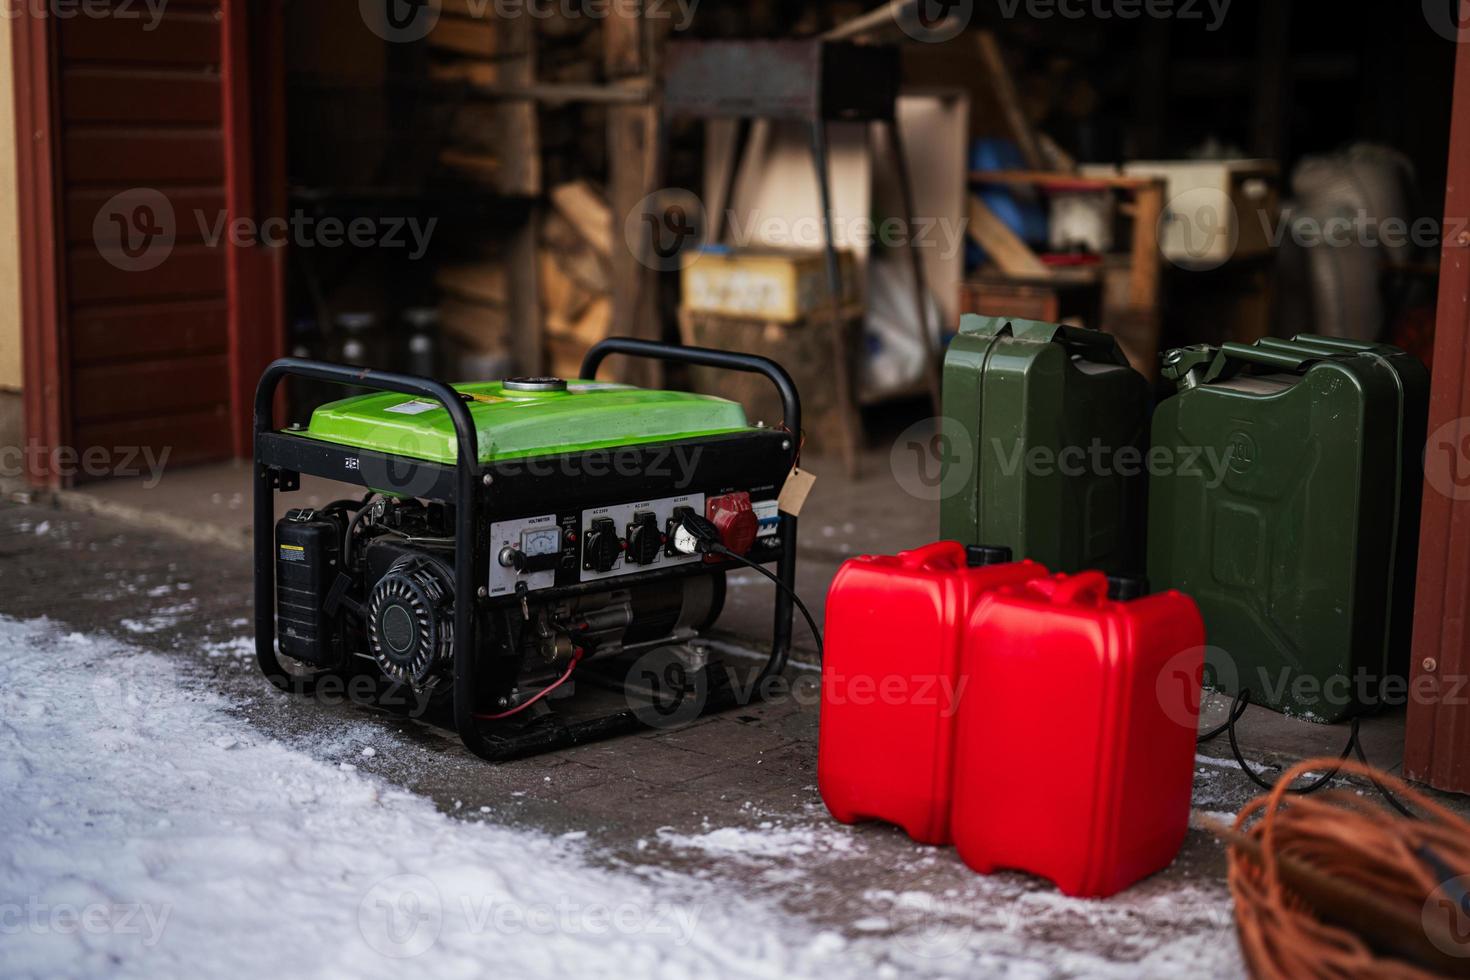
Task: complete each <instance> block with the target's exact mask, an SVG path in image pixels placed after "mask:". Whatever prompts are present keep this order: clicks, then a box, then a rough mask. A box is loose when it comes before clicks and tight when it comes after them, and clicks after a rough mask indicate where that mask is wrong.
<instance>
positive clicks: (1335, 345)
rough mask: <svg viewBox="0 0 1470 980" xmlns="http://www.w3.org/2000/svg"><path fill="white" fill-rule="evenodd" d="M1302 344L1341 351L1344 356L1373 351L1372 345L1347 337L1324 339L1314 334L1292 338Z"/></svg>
mask: <svg viewBox="0 0 1470 980" xmlns="http://www.w3.org/2000/svg"><path fill="white" fill-rule="evenodd" d="M1291 339H1292V340H1293V341H1295V342H1297V343H1302V344H1316V345H1317V346H1318V347H1330V348H1332V349H1333V350H1340V351H1342V352H1343V353H1344V354H1367V353H1371V352H1372V351H1373V345H1372V344H1365V343H1363V342H1362V341H1361V340H1349V339H1348V338H1346V337H1323V336H1321V335H1320V334H1314V333H1299V334H1297V335H1296V336H1295V337H1293V338H1291Z"/></svg>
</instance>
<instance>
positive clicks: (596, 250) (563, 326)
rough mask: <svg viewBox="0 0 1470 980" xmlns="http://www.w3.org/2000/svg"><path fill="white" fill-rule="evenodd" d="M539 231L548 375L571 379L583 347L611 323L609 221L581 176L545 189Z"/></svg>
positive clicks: (602, 334)
mask: <svg viewBox="0 0 1470 980" xmlns="http://www.w3.org/2000/svg"><path fill="white" fill-rule="evenodd" d="M551 205H552V206H551V209H550V210H549V212H548V213H547V216H546V219H545V221H544V222H543V223H542V229H541V249H540V266H539V269H538V271H539V273H540V279H541V305H542V309H543V310H544V311H545V317H546V341H547V353H548V355H549V358H550V361H551V370H552V373H553V374H556V375H559V376H562V377H575V376H576V373H577V370H578V368H579V367H580V365H581V362H582V356H583V355H584V354H585V353H586V352H587V348H589V347H591V346H592V345H593V344H595V343H597V342H598V341H599V340H602V339H603V338H605V337H606V336H607V334H608V328H609V326H610V325H611V322H612V264H611V263H612V250H613V247H614V243H613V235H614V227H613V219H612V213H611V211H610V210H609V208H608V205H607V202H606V200H605V199H604V198H603V196H602V194H601V192H599V191H598V190H597V188H595V187H594V186H593V185H592V184H590V183H588V182H587V181H585V180H578V181H573V182H571V183H568V184H562V185H561V186H559V187H555V188H553V189H552V191H551Z"/></svg>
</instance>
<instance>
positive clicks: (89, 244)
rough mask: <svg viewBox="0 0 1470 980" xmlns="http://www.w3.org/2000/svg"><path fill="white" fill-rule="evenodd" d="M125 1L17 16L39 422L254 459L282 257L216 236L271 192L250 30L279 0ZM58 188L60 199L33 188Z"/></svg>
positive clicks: (34, 412)
mask: <svg viewBox="0 0 1470 980" xmlns="http://www.w3.org/2000/svg"><path fill="white" fill-rule="evenodd" d="M126 7H127V9H128V10H130V11H136V12H138V14H140V15H141V16H128V17H124V16H87V15H81V16H70V17H64V18H63V17H48V18H22V21H21V23H20V24H18V25H17V38H16V43H17V83H18V85H20V86H28V87H29V88H28V90H22V91H20V98H19V99H18V105H19V107H20V108H21V114H22V116H23V117H25V118H24V119H23V120H22V123H21V125H22V127H34V128H33V129H32V131H33V132H34V133H35V134H36V137H35V139H34V140H33V142H32V144H31V145H30V146H29V147H26V148H24V149H23V152H22V157H23V159H22V163H21V168H20V169H21V189H22V196H23V197H25V196H26V195H27V194H30V195H31V197H32V198H33V201H32V202H31V204H30V208H29V211H30V213H29V214H28V215H27V217H28V218H30V219H32V221H33V223H32V226H31V227H29V228H27V229H23V234H24V235H25V237H26V244H25V246H24V247H23V251H24V252H25V253H27V258H26V260H25V271H24V275H23V278H24V283H25V291H26V292H27V294H28V295H27V296H26V297H25V298H24V300H23V306H24V308H25V317H26V337H27V341H28V351H29V353H28V354H27V357H26V361H27V377H26V395H27V401H28V412H27V416H28V423H27V427H28V430H29V431H28V436H29V438H31V439H34V440H37V441H39V442H40V443H41V444H42V445H47V446H70V447H75V448H76V449H77V450H78V451H83V450H86V449H87V448H89V447H94V446H98V447H103V448H106V449H109V450H111V449H114V448H118V447H149V448H151V449H152V450H153V451H154V452H155V454H161V453H162V452H163V451H164V449H167V450H168V452H169V456H168V462H169V465H171V466H172V465H177V464H182V463H189V462H200V461H205V460H213V459H224V458H229V457H232V456H236V455H244V454H247V453H248V451H249V440H248V425H249V408H248V405H249V388H250V385H251V383H253V380H254V377H256V376H258V374H259V371H260V368H261V367H263V365H264V363H265V362H266V361H268V360H269V359H270V357H271V356H273V355H274V354H275V353H276V352H277V351H278V350H279V348H280V346H281V340H280V336H279V333H280V331H279V319H280V314H279V312H277V303H276V300H278V298H279V270H280V259H281V257H280V256H279V255H278V254H270V253H268V252H267V251H266V250H263V249H260V248H256V247H241V246H239V245H238V244H232V243H231V241H230V239H229V237H228V236H226V237H223V238H218V239H217V240H214V241H211V240H210V238H211V236H214V235H215V233H216V231H217V230H218V229H221V228H224V227H226V225H227V222H228V221H231V220H233V219H234V218H236V217H239V216H242V214H247V213H248V216H250V217H259V214H257V213H256V210H257V209H258V208H260V207H263V206H266V203H267V202H264V201H263V200H262V197H271V198H274V196H275V195H274V194H262V193H261V192H260V190H259V179H258V178H259V176H260V174H259V173H258V172H257V168H256V164H255V161H256V159H257V158H258V154H257V152H256V151H257V149H258V147H257V146H256V145H255V143H254V142H253V140H254V136H255V134H253V133H252V127H251V118H252V109H254V108H258V107H259V105H260V104H262V102H263V100H261V98H260V96H259V95H257V94H255V93H254V92H253V90H252V84H251V83H252V81H260V85H259V87H260V89H261V90H262V91H263V92H264V93H265V94H266V95H268V96H269V95H272V94H274V93H275V91H276V89H275V84H274V80H271V79H266V80H263V81H262V80H258V79H255V78H254V77H253V76H254V75H255V73H256V72H258V71H259V70H260V69H261V62H260V59H259V57H258V55H259V53H260V52H259V50H258V49H252V44H251V42H252V39H251V37H250V36H249V35H250V31H251V29H252V27H253V26H254V24H255V23H256V22H257V21H261V20H262V17H261V13H262V11H265V12H267V14H268V15H269V13H270V12H274V11H275V10H277V9H278V7H279V2H278V0H264V2H260V0H256V2H254V3H251V2H249V0H170V2H169V3H168V4H166V5H164V8H163V14H162V17H161V19H157V20H154V19H153V15H152V14H151V13H150V12H149V11H147V9H146V5H143V4H137V3H133V4H129V5H126ZM22 47H24V48H25V51H24V52H22V51H21V50H20V49H21V48H22ZM264 104H268V102H266V103H264ZM255 128H257V129H259V128H261V127H255ZM26 131H27V128H23V129H22V132H26ZM270 135H271V134H270V133H268V132H267V133H265V134H263V136H262V137H261V138H262V140H263V141H264V142H265V143H267V144H268V145H269V139H268V137H269V136H270ZM269 148H270V149H272V150H273V149H274V146H273V145H272V146H269ZM267 170H268V171H269V172H270V174H271V176H274V171H273V170H272V169H270V168H267ZM48 183H49V187H48V186H47V185H48ZM267 186H270V187H271V189H272V190H277V189H278V188H276V187H275V186H274V185H267ZM47 190H49V191H50V193H49V194H46V195H45V196H46V197H49V198H50V206H49V207H48V205H47V204H46V202H45V200H44V198H43V199H42V200H39V201H38V200H34V198H36V197H38V196H40V195H39V194H37V193H36V192H42V193H44V192H45V191H47ZM245 209H248V211H247V210H245ZM48 223H49V224H50V225H52V227H51V228H50V229H49V231H48V230H47V228H46V225H47V224H48ZM155 232H161V234H155ZM48 291H50V292H52V293H53V294H54V297H48V296H47V295H46V293H47V292H48ZM31 403H33V404H34V407H33V408H32V407H30V404H31ZM32 477H33V478H34V479H36V480H37V481H38V482H42V483H47V484H51V485H57V484H61V483H65V482H70V480H71V478H72V475H71V474H69V473H63V472H58V471H57V470H56V469H55V468H54V467H52V466H49V465H43V466H42V467H41V468H40V471H39V472H34V473H32Z"/></svg>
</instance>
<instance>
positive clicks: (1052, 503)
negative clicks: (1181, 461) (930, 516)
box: [940, 316, 1152, 575]
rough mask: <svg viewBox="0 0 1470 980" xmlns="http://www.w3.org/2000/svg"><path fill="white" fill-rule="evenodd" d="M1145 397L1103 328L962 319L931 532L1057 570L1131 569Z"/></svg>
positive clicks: (1140, 501)
mask: <svg viewBox="0 0 1470 980" xmlns="http://www.w3.org/2000/svg"><path fill="white" fill-rule="evenodd" d="M1151 397H1152V393H1151V391H1150V389H1149V385H1148V382H1147V381H1145V380H1144V378H1143V376H1142V375H1141V374H1139V373H1138V372H1137V371H1135V370H1133V368H1131V367H1129V365H1128V361H1127V359H1126V358H1125V357H1124V356H1123V352H1122V351H1121V350H1120V349H1119V347H1118V344H1117V341H1116V340H1114V339H1113V338H1112V337H1111V336H1109V335H1107V334H1104V333H1100V332H1098V331H1095V330H1083V329H1079V328H1075V327H1066V326H1059V325H1057V324H1053V323H1038V322H1036V321H1033V320H1016V319H1009V318H1001V317H980V316H966V317H964V318H963V319H962V320H961V322H960V332H959V335H958V336H957V337H956V338H955V339H954V341H953V342H952V343H951V344H950V347H949V353H948V355H947V356H946V358H945V362H944V414H945V426H946V429H947V432H946V435H948V436H949V438H950V439H951V441H952V446H951V448H950V451H949V452H948V453H946V467H947V470H946V473H945V475H944V479H943V481H942V484H941V485H942V486H943V488H944V490H945V496H944V497H943V500H942V502H941V504H940V533H941V536H942V537H944V538H945V539H947V540H953V541H959V542H962V543H964V544H968V545H980V544H984V545H1001V546H1005V547H1009V548H1010V549H1011V551H1012V553H1013V554H1014V555H1015V556H1016V558H1017V559H1021V558H1030V559H1032V560H1034V561H1038V562H1040V563H1041V564H1043V565H1045V566H1047V567H1048V568H1051V569H1053V570H1054V571H1059V572H1080V571H1084V570H1087V569H1099V570H1101V571H1105V572H1110V573H1113V574H1119V575H1135V574H1138V573H1139V572H1140V571H1142V566H1143V559H1144V548H1143V535H1144V530H1145V528H1144V522H1145V518H1144V514H1145V494H1146V492H1147V480H1146V477H1145V469H1144V467H1145V455H1144V445H1143V443H1144V439H1145V438H1146V436H1147V430H1148V412H1149V404H1150V401H1151Z"/></svg>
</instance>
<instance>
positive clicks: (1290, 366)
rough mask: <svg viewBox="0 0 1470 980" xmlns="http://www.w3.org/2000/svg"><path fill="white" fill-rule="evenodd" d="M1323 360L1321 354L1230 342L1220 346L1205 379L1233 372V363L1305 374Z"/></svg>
mask: <svg viewBox="0 0 1470 980" xmlns="http://www.w3.org/2000/svg"><path fill="white" fill-rule="evenodd" d="M1321 360H1323V357H1322V355H1321V354H1293V353H1288V352H1286V351H1276V350H1265V349H1263V348H1260V347H1253V346H1252V345H1250V344H1238V343H1229V344H1224V345H1222V346H1221V347H1220V356H1219V357H1218V358H1217V359H1216V360H1215V366H1214V368H1212V369H1211V370H1210V373H1209V375H1208V376H1207V377H1206V378H1205V380H1206V381H1207V382H1208V381H1217V380H1219V379H1220V378H1221V377H1227V376H1229V375H1230V374H1232V373H1233V372H1232V371H1230V370H1229V368H1230V367H1231V366H1232V365H1235V366H1239V365H1244V364H1255V365H1259V366H1261V367H1269V368H1275V369H1277V370H1278V371H1284V372H1286V373H1287V374H1305V373H1306V372H1307V369H1308V368H1310V367H1311V366H1312V365H1313V364H1316V363H1317V362H1319V361H1321Z"/></svg>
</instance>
